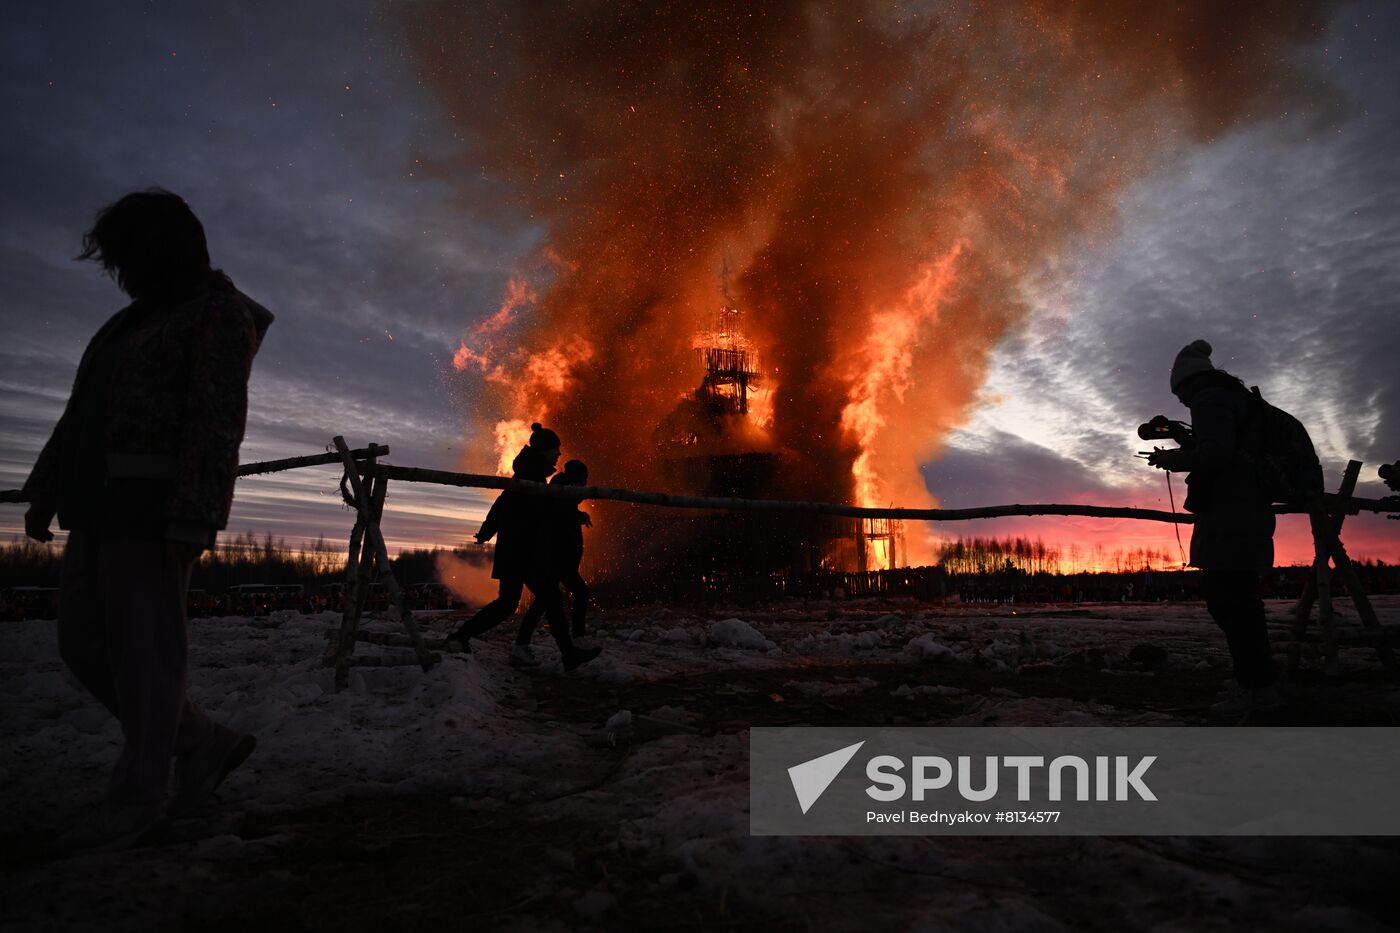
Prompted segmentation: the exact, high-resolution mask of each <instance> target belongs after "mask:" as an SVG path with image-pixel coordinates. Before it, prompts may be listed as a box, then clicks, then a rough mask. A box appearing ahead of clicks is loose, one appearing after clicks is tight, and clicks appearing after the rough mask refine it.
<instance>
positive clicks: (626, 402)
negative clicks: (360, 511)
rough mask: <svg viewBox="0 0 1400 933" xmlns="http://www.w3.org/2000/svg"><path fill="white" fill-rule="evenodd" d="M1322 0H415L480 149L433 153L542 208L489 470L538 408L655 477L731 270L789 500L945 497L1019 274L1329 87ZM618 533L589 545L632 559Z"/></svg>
mask: <svg viewBox="0 0 1400 933" xmlns="http://www.w3.org/2000/svg"><path fill="white" fill-rule="evenodd" d="M1325 7H1326V4H1324V3H1322V2H1320V0H1319V2H1301V3H1294V4H1292V5H1291V7H1290V9H1289V10H1287V11H1282V12H1281V11H1279V10H1277V9H1275V8H1273V7H1272V5H1266V4H1257V5H1256V4H1249V3H1239V2H1237V3H1231V4H1221V3H1218V2H1216V0H1189V2H1178V3H1173V4H1160V3H1157V2H1155V0H1130V2H1123V3H1115V4H1085V3H1074V2H1070V0H1027V2H1021V3H1014V4H1013V3H1000V2H983V0H964V2H949V3H930V4H928V5H922V4H902V3H894V2H873V0H871V2H856V0H842V2H839V3H837V2H828V3H814V2H773V3H764V4H750V5H736V4H731V3H728V2H703V0H698V2H695V3H687V4H660V5H656V6H654V7H652V6H648V5H643V4H638V3H619V2H606V3H605V2H582V3H574V4H571V5H569V6H568V7H567V8H566V9H565V8H560V7H558V6H557V5H549V4H520V5H514V4H493V3H475V4H468V5H462V4H458V3H455V2H447V0H436V2H435V0H428V2H422V3H417V4H412V5H409V6H408V7H407V11H406V13H405V16H406V17H407V20H408V26H409V34H410V36H411V38H412V42H413V46H414V50H415V54H416V56H417V60H418V62H419V65H420V68H421V72H422V74H423V76H424V78H425V80H426V81H427V82H428V83H429V84H430V86H431V87H432V88H434V89H435V91H436V92H437V93H438V95H439V97H440V99H441V101H442V104H443V107H444V110H445V111H446V112H447V113H448V114H449V115H450V119H452V120H453V121H454V122H455V123H456V124H458V125H459V129H460V130H461V132H462V135H463V136H464V138H466V139H467V140H468V141H469V145H470V150H469V152H468V154H467V155H466V156H465V157H464V159H463V160H462V161H457V162H450V163H444V164H441V165H438V166H436V169H437V171H438V172H439V173H440V174H441V175H442V176H443V177H444V178H446V179H448V180H461V181H463V182H464V190H465V182H466V181H467V180H469V179H479V178H481V177H482V176H483V175H485V176H487V177H489V178H493V179H497V180H504V181H505V182H507V183H509V190H510V192H511V197H512V198H513V199H515V203H516V204H517V205H519V206H522V207H523V209H524V210H525V211H527V212H528V214H529V217H530V219H531V220H532V222H533V223H535V224H537V225H538V226H539V227H540V229H541V230H542V231H543V238H542V243H541V245H540V247H539V250H538V254H537V255H536V256H534V257H532V258H531V259H530V260H528V261H527V263H526V265H523V266H522V268H528V269H530V270H531V272H530V274H528V275H519V276H517V277H515V278H513V279H512V280H511V282H510V284H509V285H508V287H507V289H506V294H505V296H504V299H503V301H502V303H501V306H500V309H499V311H497V312H496V313H495V314H494V315H490V316H487V317H486V318H485V319H484V320H483V321H482V323H480V324H478V325H476V326H475V327H474V328H472V329H471V330H470V331H469V332H468V333H467V334H466V335H465V336H464V338H463V342H462V345H461V347H460V348H459V350H458V351H457V354H456V357H455V359H454V364H455V365H456V366H457V368H458V369H459V370H461V371H463V372H464V373H467V374H469V375H470V376H471V378H474V379H479V380H480V384H481V386H482V390H483V391H482V395H481V398H482V405H481V409H480V411H479V412H478V413H477V414H478V416H479V418H480V421H481V436H482V437H485V438H490V439H491V441H492V442H494V445H495V450H494V452H493V454H492V461H493V463H494V465H496V466H497V468H505V467H508V465H509V460H510V458H511V457H512V456H513V454H514V453H515V451H516V450H517V449H518V447H519V445H520V444H521V443H523V441H524V439H525V437H526V436H527V435H528V427H527V426H528V423H529V422H531V421H536V420H539V421H544V422H546V423H547V424H549V425H550V426H551V427H553V428H555V429H556V430H557V431H558V432H559V433H560V434H561V436H562V438H563V440H564V447H565V451H564V453H565V456H566V457H579V458H581V459H583V460H585V461H586V462H587V463H588V464H589V467H590V470H591V474H592V477H593V479H594V481H596V482H600V483H605V484H607V485H626V486H634V487H640V488H664V487H665V486H666V485H667V482H668V481H667V472H666V469H665V458H666V452H665V449H664V447H665V445H664V444H663V443H662V442H661V439H660V438H659V437H658V434H657V426H658V425H661V424H664V423H666V422H667V419H668V418H669V417H670V416H671V415H672V414H673V413H674V412H675V411H676V409H677V406H678V405H679V404H681V401H682V400H683V399H684V398H686V397H687V396H688V395H689V394H690V393H692V392H693V390H694V389H695V387H696V385H697V384H698V383H699V380H700V377H701V375H702V373H701V371H700V370H699V368H698V367H697V365H696V362H695V353H694V349H693V344H692V337H693V335H694V334H695V333H696V332H698V331H702V330H704V329H705V328H706V327H707V326H709V325H710V324H711V322H712V320H713V316H714V313H715V310H716V308H717V307H718V306H719V298H720V296H719V290H718V288H717V285H718V282H719V272H720V270H721V268H726V267H727V268H731V269H732V270H733V271H734V276H733V281H732V283H728V282H727V283H726V287H727V288H729V289H732V296H733V299H734V301H735V302H736V303H737V305H738V306H739V307H741V308H743V309H744V312H745V318H744V327H745V336H746V338H747V340H748V342H749V343H750V344H751V345H752V347H753V349H754V351H755V352H756V354H757V357H758V358H759V359H762V360H763V365H764V373H763V378H764V383H763V394H762V397H761V399H760V401H759V404H760V405H761V406H763V415H764V420H762V421H755V422H754V424H756V425H757V433H756V434H755V435H754V436H753V437H751V438H749V439H748V440H747V441H746V443H749V444H750V445H751V446H752V447H754V448H755V449H763V450H767V451H771V452H773V453H775V454H778V455H780V457H781V459H780V462H781V464H782V472H781V476H780V477H779V479H778V483H779V486H780V489H781V491H782V492H783V493H784V494H786V495H788V496H791V497H797V498H808V499H823V500H834V501H849V502H856V503H857V504H862V505H884V504H889V503H895V504H899V505H909V506H918V505H923V504H932V503H933V502H934V498H933V496H932V494H931V493H930V492H929V491H928V490H927V489H926V488H925V486H924V484H923V481H922V478H921V475H920V473H919V470H918V465H919V464H920V463H922V462H925V461H927V460H929V459H930V458H932V457H933V456H935V455H936V453H937V451H938V447H939V444H940V441H941V439H942V438H943V437H945V436H946V434H947V432H948V431H949V430H950V429H952V428H954V427H956V426H957V425H958V424H959V423H960V422H961V421H962V420H963V419H964V418H965V416H966V413H967V411H968V408H969V406H970V404H971V402H972V400H973V399H974V396H975V393H976V390H977V389H978V387H979V385H980V383H981V381H982V379H983V375H984V370H985V366H986V362H987V357H988V354H989V352H990V351H991V349H992V348H993V347H994V346H995V345H996V344H997V342H998V340H999V339H1000V338H1001V337H1002V336H1003V335H1005V334H1006V333H1007V332H1008V331H1009V330H1010V329H1012V328H1015V327H1017V326H1018V325H1020V324H1021V323H1022V321H1023V318H1024V315H1025V302H1024V299H1023V297H1022V293H1021V283H1022V281H1023V280H1024V279H1025V278H1026V276H1027V275H1028V273H1031V272H1034V271H1035V270H1036V269H1037V268H1038V267H1040V266H1041V264H1043V263H1046V262H1050V261H1053V259H1054V258H1055V256H1056V255H1057V253H1059V252H1060V251H1062V250H1064V249H1065V248H1066V247H1067V246H1068V245H1070V244H1071V243H1072V242H1076V241H1077V239H1078V238H1080V237H1083V236H1094V235H1096V234H1099V233H1101V232H1104V231H1106V230H1109V229H1110V228H1111V225H1112V223H1113V218H1114V211H1113V205H1114V203H1115V200H1116V198H1117V196H1118V194H1119V193H1120V192H1121V191H1122V189H1123V187H1124V185H1125V184H1127V183H1128V182H1130V181H1132V180H1133V179H1135V178H1137V177H1140V176H1141V175H1142V174H1143V172H1144V171H1146V170H1147V169H1148V168H1150V167H1151V166H1152V165H1153V164H1154V162H1156V161H1157V160H1159V159H1161V158H1163V157H1164V156H1167V155H1170V154H1171V153H1172V152H1174V151H1177V150H1179V149H1180V147H1182V146H1183V145H1186V144H1188V143H1190V142H1192V141H1194V140H1200V139H1208V138H1211V137H1214V136H1216V135H1218V134H1220V133H1221V132H1223V131H1225V130H1226V129H1228V128H1229V127H1231V126H1233V125H1236V124H1238V123H1240V122H1242V121H1245V120H1249V119H1255V118H1259V117H1262V116H1266V115H1270V114H1273V113H1275V112H1278V111H1280V110H1282V109H1284V108H1285V107H1289V106H1296V105H1297V102H1298V101H1299V100H1300V99H1315V98H1316V94H1315V93H1314V89H1312V88H1310V87H1309V86H1308V83H1307V75H1306V73H1305V72H1304V71H1302V70H1301V69H1299V68H1298V67H1295V66H1294V65H1292V64H1291V61H1292V58H1291V56H1290V54H1289V53H1290V52H1291V51H1292V47H1293V46H1294V45H1297V44H1300V43H1302V42H1306V41H1309V40H1312V39H1314V38H1315V37H1317V36H1318V35H1319V34H1320V33H1321V30H1322V28H1323V26H1324V24H1325V21H1326V15H1325V14H1326V9H1325ZM750 420H751V421H753V420H754V419H750ZM754 424H750V425H749V427H748V428H746V430H750V429H753V428H754ZM483 446H484V445H483ZM484 465H485V464H484V463H480V462H478V463H474V464H471V466H473V467H476V468H480V467H482V466H484ZM608 518H609V520H610V521H611V522H613V527H614V528H618V526H619V525H626V526H629V527H634V525H633V523H635V522H638V521H641V520H642V519H641V518H640V517H639V513H638V512H636V511H633V510H627V509H622V508H616V509H611V510H609V512H608ZM620 530H622V531H623V533H621V534H616V535H608V536H603V537H602V538H600V539H595V541H612V542H615V544H614V546H613V547H612V548H611V549H610V550H609V556H610V557H611V558H612V560H613V563H614V564H615V565H616V564H617V563H618V562H619V560H620V559H621V555H622V554H623V553H624V552H625V550H626V544H625V542H626V540H628V537H629V536H628V534H627V533H626V530H625V529H620ZM911 537H912V536H911ZM927 547H928V543H927V542H922V541H919V540H910V541H909V542H908V548H909V555H908V556H909V557H910V558H911V559H912V560H913V561H914V562H918V561H919V560H920V559H921V558H924V557H926V556H927V554H928V551H927Z"/></svg>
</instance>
